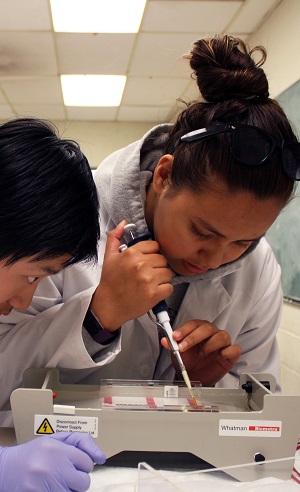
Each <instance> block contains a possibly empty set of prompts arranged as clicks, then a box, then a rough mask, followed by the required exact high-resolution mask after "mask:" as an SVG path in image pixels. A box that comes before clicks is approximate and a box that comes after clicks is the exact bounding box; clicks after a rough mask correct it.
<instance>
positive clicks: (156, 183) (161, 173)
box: [153, 154, 174, 192]
mask: <svg viewBox="0 0 300 492" xmlns="http://www.w3.org/2000/svg"><path fill="white" fill-rule="evenodd" d="M173 162H174V157H173V156H172V155H171V154H165V155H163V156H162V157H161V158H160V159H159V161H158V164H157V166H156V168H155V169H154V173H153V189H154V190H155V191H157V192H159V191H162V190H163V189H164V188H165V187H166V185H169V177H170V174H171V171H172V167H173Z"/></svg>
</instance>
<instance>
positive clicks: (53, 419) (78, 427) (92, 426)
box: [34, 415, 98, 438]
mask: <svg viewBox="0 0 300 492" xmlns="http://www.w3.org/2000/svg"><path fill="white" fill-rule="evenodd" d="M54 432H88V433H89V434H91V435H92V436H93V437H95V438H96V437H98V418H97V417H81V416H78V415H76V416H72V415H35V416H34V434H35V435H36V436H37V435H38V436H39V435H41V434H54Z"/></svg>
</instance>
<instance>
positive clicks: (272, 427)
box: [219, 419, 282, 437]
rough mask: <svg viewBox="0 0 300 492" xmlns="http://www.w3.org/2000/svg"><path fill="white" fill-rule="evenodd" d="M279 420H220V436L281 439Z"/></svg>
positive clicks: (280, 423)
mask: <svg viewBox="0 0 300 492" xmlns="http://www.w3.org/2000/svg"><path fill="white" fill-rule="evenodd" d="M281 431H282V422H281V421H279V420H229V419H220V421H219V436H247V437H280V436H281Z"/></svg>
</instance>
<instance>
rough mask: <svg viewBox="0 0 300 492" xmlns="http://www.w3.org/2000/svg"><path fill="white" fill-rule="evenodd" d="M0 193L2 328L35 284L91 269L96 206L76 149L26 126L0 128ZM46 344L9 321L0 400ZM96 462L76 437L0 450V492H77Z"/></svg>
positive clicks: (90, 445)
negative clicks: (85, 265) (70, 270)
mask: <svg viewBox="0 0 300 492" xmlns="http://www.w3.org/2000/svg"><path fill="white" fill-rule="evenodd" d="M0 188H1V193H0V196H1V198H0V203H1V206H0V314H1V318H6V319H7V320H9V318H10V313H11V311H12V309H14V312H15V315H16V316H18V310H21V309H25V308H27V307H28V306H29V305H30V303H31V301H32V297H33V294H34V293H35V290H36V288H37V286H38V285H39V283H40V282H41V280H42V279H43V278H45V277H47V276H49V275H51V274H52V275H53V274H56V273H58V272H60V271H61V270H62V269H64V268H65V267H67V266H68V265H72V264H75V263H78V262H81V261H85V262H87V261H89V262H90V261H94V262H96V259H97V243H98V239H99V236H100V232H99V221H98V199H97V192H96V188H95V185H94V182H93V177H92V173H91V170H90V167H89V164H88V162H87V159H86V157H85V156H84V155H83V154H82V152H81V150H80V148H79V146H78V144H77V143H75V142H74V141H71V140H62V139H60V138H59V136H58V134H57V132H56V129H55V128H54V127H53V126H52V125H51V124H50V123H47V122H45V121H41V120H38V119H32V118H24V119H21V118H20V119H16V120H12V121H9V122H7V123H4V124H2V125H1V126H0ZM82 271H83V270H82ZM48 296H49V302H52V303H53V302H54V304H55V291H54V289H52V291H51V289H50V290H48V292H47V296H44V298H43V299H42V298H39V300H40V302H42V303H44V306H45V305H47V302H48V301H47V297H48ZM53 311H55V310H53V309H52V311H51V313H52V312H53ZM48 316H49V315H48ZM19 328H20V326H19ZM49 331H50V330H49ZM32 335H33V336H34V339H33V336H32ZM64 336H65V335H64ZM49 337H50V339H51V337H53V338H55V337H56V332H53V333H49V332H48V331H47V330H46V326H45V325H43V323H42V321H40V322H39V320H38V319H37V324H36V326H35V332H31V336H28V334H27V332H26V327H24V329H23V331H22V330H21V329H20V330H16V329H14V326H13V324H10V322H9V321H8V323H4V324H2V325H0V339H1V349H0V352H1V356H0V366H1V369H0V377H1V385H0V393H2V394H5V391H6V386H7V384H8V386H9V381H13V380H14V381H15V387H17V386H20V385H21V377H22V373H23V371H24V370H25V369H26V368H28V367H31V364H33V365H35V366H36V364H38V354H39V353H40V360H41V361H42V360H43V357H45V356H44V354H45V353H47V351H49V349H50V352H51V348H50V345H51V344H47V341H48V340H49ZM56 343H58V344H59V340H58V341H57V342H56ZM30 353H32V358H31V359H30V357H29V356H28V354H30ZM23 354H24V357H23ZM12 355H14V359H12ZM1 410H3V411H2V412H0V414H1V419H0V422H1V423H0V425H5V424H7V423H8V419H9V413H10V412H9V410H10V406H9V398H7V400H6V403H5V404H4V407H3V408H1ZM104 461H105V456H104V454H103V453H102V452H101V451H100V449H99V448H98V446H97V445H96V443H95V442H94V440H93V438H92V437H91V436H90V435H88V434H81V433H73V434H72V433H65V432H63V433H59V434H54V435H53V436H44V437H39V438H37V439H35V440H33V441H31V442H29V443H26V444H22V445H19V446H13V447H6V448H4V447H2V448H1V447H0V490H1V491H10V492H14V491H20V490H22V491H23V492H26V491H34V490H38V491H39V492H43V491H49V490H53V491H54V490H55V492H59V491H70V490H72V491H85V490H87V489H88V488H89V485H90V477H89V472H90V471H92V469H93V466H94V462H96V463H99V464H101V463H103V462H104Z"/></svg>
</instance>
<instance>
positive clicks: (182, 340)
mask: <svg viewBox="0 0 300 492" xmlns="http://www.w3.org/2000/svg"><path fill="white" fill-rule="evenodd" d="M173 338H174V340H176V342H177V343H178V344H179V349H180V352H181V356H182V360H183V362H184V364H185V367H186V370H187V372H188V374H189V377H190V379H191V380H192V381H200V382H201V383H202V385H203V386H213V385H214V384H216V383H217V382H218V381H219V380H220V379H222V377H223V376H225V374H227V373H228V372H229V371H230V370H231V369H232V368H233V367H234V366H235V364H236V363H237V361H238V359H239V358H240V356H241V353H242V350H241V347H240V346H239V345H232V344H231V339H230V336H229V335H228V333H227V332H226V331H224V330H220V329H219V328H217V327H216V326H215V325H213V324H212V323H209V322H208V321H205V320H191V321H188V322H187V323H185V324H184V325H182V326H181V327H180V328H178V329H177V330H175V331H174V332H173ZM161 343H162V345H163V346H164V347H165V348H168V349H169V348H170V347H169V343H168V340H167V339H166V338H163V339H162V342H161ZM173 363H174V367H175V369H176V373H177V375H178V376H179V377H180V375H181V373H180V370H179V367H178V365H177V363H176V359H175V358H174V357H173Z"/></svg>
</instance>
